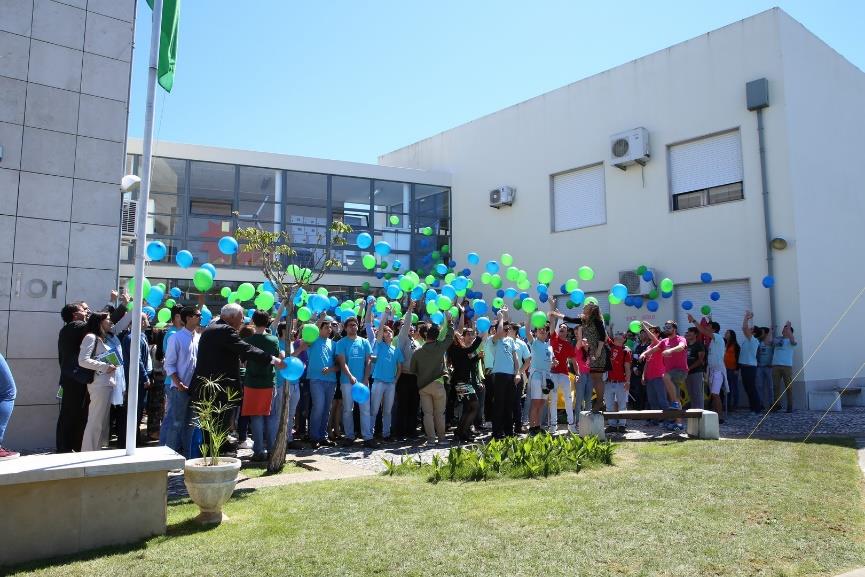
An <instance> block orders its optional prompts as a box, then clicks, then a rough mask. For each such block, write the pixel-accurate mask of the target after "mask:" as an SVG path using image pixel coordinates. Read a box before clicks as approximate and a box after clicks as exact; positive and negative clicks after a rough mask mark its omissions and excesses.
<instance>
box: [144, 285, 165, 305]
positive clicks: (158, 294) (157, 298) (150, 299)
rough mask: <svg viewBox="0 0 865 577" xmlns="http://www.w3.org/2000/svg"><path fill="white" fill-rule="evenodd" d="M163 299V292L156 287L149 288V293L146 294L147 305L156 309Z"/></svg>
mask: <svg viewBox="0 0 865 577" xmlns="http://www.w3.org/2000/svg"><path fill="white" fill-rule="evenodd" d="M164 298H165V292H164V291H163V290H162V289H161V288H159V287H158V286H152V287H150V292H149V293H147V297H146V299H145V300H147V303H148V304H149V305H150V306H153V307H158V306H159V305H160V304H161V303H162V299H164Z"/></svg>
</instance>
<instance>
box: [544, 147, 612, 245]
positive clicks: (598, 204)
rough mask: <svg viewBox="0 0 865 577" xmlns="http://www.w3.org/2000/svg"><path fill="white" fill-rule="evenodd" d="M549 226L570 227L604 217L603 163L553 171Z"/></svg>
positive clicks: (558, 228)
mask: <svg viewBox="0 0 865 577" xmlns="http://www.w3.org/2000/svg"><path fill="white" fill-rule="evenodd" d="M552 187H553V230H554V231H557V232H558V231H563V230H573V229H576V228H584V227H587V226H594V225H597V224H603V223H605V222H606V221H607V208H606V199H605V196H604V165H603V164H597V165H595V166H589V167H587V168H581V169H579V170H572V171H570V172H564V173H562V174H556V175H553V178H552Z"/></svg>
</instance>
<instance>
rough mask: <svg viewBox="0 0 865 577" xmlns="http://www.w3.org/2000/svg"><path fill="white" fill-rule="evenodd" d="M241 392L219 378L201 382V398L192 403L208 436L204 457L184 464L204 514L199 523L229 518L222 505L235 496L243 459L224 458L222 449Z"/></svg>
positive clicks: (188, 485)
mask: <svg viewBox="0 0 865 577" xmlns="http://www.w3.org/2000/svg"><path fill="white" fill-rule="evenodd" d="M238 399H239V395H238V394H237V392H236V391H234V390H233V389H229V390H226V389H225V388H224V387H222V386H221V385H220V384H219V381H218V380H216V381H211V380H207V381H205V382H204V383H203V384H202V385H201V390H200V391H199V394H198V400H196V401H194V402H193V403H192V412H193V414H194V415H195V418H196V419H197V420H198V426H199V428H200V429H201V432H202V433H203V435H204V442H203V443H202V444H201V455H202V457H201V458H200V459H189V460H187V461H186V466H185V467H184V482H185V483H186V490H187V491H188V492H189V496H190V498H191V499H192V501H193V502H194V503H195V504H196V505H198V509H199V511H200V513H199V514H198V516H197V517H196V518H195V521H196V522H197V523H200V524H203V525H206V524H215V523H221V522H222V521H225V520H227V519H228V516H227V515H225V513H223V512H222V506H223V505H224V504H225V503H226V501H228V499H229V498H230V497H231V494H232V493H233V492H234V487H235V485H236V484H237V473H238V471H240V459H235V458H231V457H220V456H219V451H220V449H221V448H222V446H223V445H224V444H225V441H226V440H227V438H228V430H229V424H228V419H227V418H226V416H227V415H226V413H228V411H230V410H231V409H232V407H233V404H234V403H235V401H237V400H238Z"/></svg>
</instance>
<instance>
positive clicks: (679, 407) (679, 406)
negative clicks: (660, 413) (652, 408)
mask: <svg viewBox="0 0 865 577" xmlns="http://www.w3.org/2000/svg"><path fill="white" fill-rule="evenodd" d="M670 410H671V411H681V410H682V403H680V402H679V401H673V402H672V403H670Z"/></svg>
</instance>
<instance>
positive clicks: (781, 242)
mask: <svg viewBox="0 0 865 577" xmlns="http://www.w3.org/2000/svg"><path fill="white" fill-rule="evenodd" d="M769 244H771V245H772V248H774V249H775V250H784V249H785V248H787V241H786V240H785V239H783V238H781V237H780V236H776V237H775V238H773V239H772V241H771V242H770V243H769Z"/></svg>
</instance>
